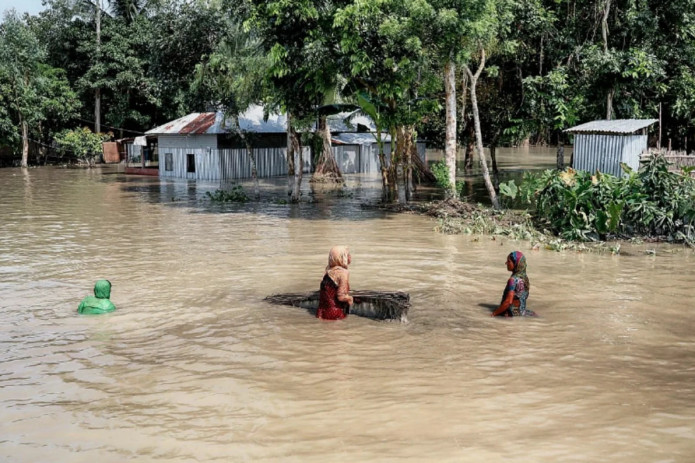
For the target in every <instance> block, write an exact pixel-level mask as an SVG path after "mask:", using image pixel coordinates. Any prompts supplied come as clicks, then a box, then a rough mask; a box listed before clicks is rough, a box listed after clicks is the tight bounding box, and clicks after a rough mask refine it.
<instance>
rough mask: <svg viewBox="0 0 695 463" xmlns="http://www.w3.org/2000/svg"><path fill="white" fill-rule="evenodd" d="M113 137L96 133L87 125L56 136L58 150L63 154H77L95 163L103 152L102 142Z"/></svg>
mask: <svg viewBox="0 0 695 463" xmlns="http://www.w3.org/2000/svg"><path fill="white" fill-rule="evenodd" d="M110 138H111V135H110V134H104V133H94V132H92V131H91V130H89V129H88V128H87V127H83V128H81V129H74V130H67V129H66V130H63V131H62V132H60V133H58V134H57V135H56V137H55V141H56V143H57V145H58V152H60V153H61V154H62V155H63V156H65V155H68V156H71V155H72V156H75V157H77V159H80V160H82V161H86V162H88V163H89V164H90V165H92V164H94V160H95V159H96V157H97V156H99V155H101V154H102V152H103V148H102V143H104V142H105V141H107V140H109V139H110Z"/></svg>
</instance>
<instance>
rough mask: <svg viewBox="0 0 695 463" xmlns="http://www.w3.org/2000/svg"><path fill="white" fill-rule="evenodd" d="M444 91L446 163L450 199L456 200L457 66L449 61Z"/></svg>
mask: <svg viewBox="0 0 695 463" xmlns="http://www.w3.org/2000/svg"><path fill="white" fill-rule="evenodd" d="M444 90H445V92H446V110H445V112H446V139H445V142H444V162H445V163H446V166H447V167H448V168H449V188H447V190H446V196H447V197H448V198H456V196H457V193H456V65H455V64H454V63H453V62H452V61H447V63H446V65H445V66H444Z"/></svg>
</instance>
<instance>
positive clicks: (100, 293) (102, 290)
mask: <svg viewBox="0 0 695 463" xmlns="http://www.w3.org/2000/svg"><path fill="white" fill-rule="evenodd" d="M94 295H95V296H96V297H98V298H99V299H108V298H110V297H111V282H110V281H109V280H98V281H97V282H96V284H95V285H94Z"/></svg>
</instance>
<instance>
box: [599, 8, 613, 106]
mask: <svg viewBox="0 0 695 463" xmlns="http://www.w3.org/2000/svg"><path fill="white" fill-rule="evenodd" d="M610 10H611V0H606V4H605V5H604V10H603V19H602V21H601V36H602V37H603V52H604V53H608V14H609V13H610ZM608 119H610V117H609V118H608Z"/></svg>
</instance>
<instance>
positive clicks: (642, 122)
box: [565, 119, 658, 134]
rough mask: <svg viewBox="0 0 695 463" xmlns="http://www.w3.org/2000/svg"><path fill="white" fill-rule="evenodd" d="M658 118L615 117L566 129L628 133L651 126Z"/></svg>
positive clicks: (581, 131) (578, 131)
mask: <svg viewBox="0 0 695 463" xmlns="http://www.w3.org/2000/svg"><path fill="white" fill-rule="evenodd" d="M657 121H658V119H614V120H611V121H592V122H586V123H584V124H580V125H577V126H575V127H570V128H569V129H565V132H569V133H605V134H628V133H634V132H636V131H638V130H640V129H643V128H645V127H649V126H650V125H652V124H653V123H655V122H657Z"/></svg>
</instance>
